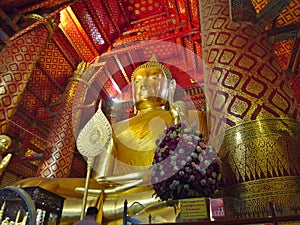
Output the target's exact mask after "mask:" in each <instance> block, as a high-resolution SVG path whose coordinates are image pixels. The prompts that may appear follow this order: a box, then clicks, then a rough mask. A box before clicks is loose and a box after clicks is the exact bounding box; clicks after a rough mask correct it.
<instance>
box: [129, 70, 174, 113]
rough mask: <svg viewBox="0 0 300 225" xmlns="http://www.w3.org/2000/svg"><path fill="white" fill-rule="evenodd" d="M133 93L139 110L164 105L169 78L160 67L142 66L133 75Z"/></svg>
mask: <svg viewBox="0 0 300 225" xmlns="http://www.w3.org/2000/svg"><path fill="white" fill-rule="evenodd" d="M132 85H133V95H134V103H135V106H136V109H137V110H143V109H150V108H154V107H157V106H162V105H164V104H165V103H166V101H167V95H168V79H167V78H166V76H165V74H164V73H163V71H162V70H161V69H160V68H157V67H149V68H141V69H139V70H138V71H136V72H135V74H134V77H133V84H132Z"/></svg>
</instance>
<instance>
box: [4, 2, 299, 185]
mask: <svg viewBox="0 0 300 225" xmlns="http://www.w3.org/2000/svg"><path fill="white" fill-rule="evenodd" d="M243 2H246V1H236V0H232V1H231V4H232V8H231V9H232V11H231V14H232V18H233V20H239V19H243V13H242V11H243V10H242V9H243V4H244V3H243ZM251 2H252V4H253V6H254V8H255V11H256V13H257V15H256V19H257V24H258V25H259V26H262V27H264V28H265V29H266V30H267V34H268V36H269V39H270V40H271V42H272V43H273V46H274V50H275V53H276V55H277V57H278V60H279V62H280V64H281V66H282V68H283V69H284V70H285V71H286V73H287V74H288V75H289V78H290V82H291V84H292V86H293V88H294V90H295V93H296V95H297V97H298V102H299V104H300V75H299V71H300V70H299V69H300V67H299V62H300V56H299V22H300V20H299V18H300V1H299V0H289V1H288V0H285V1H278V0H252V1H251ZM0 7H1V9H0V24H1V26H0V38H1V40H0V49H1V51H2V50H3V49H5V47H6V45H8V44H9V43H11V42H15V41H16V40H18V38H21V37H23V36H24V35H26V34H27V33H29V32H30V31H31V30H32V29H34V28H36V27H38V26H40V25H42V24H45V21H48V22H47V23H48V24H51V27H52V28H49V30H51V34H50V35H49V37H48V39H47V41H46V43H45V45H44V47H43V49H42V50H41V52H40V54H39V57H38V59H37V62H36V64H35V67H34V68H33V70H32V73H31V74H30V78H29V80H28V82H27V84H26V89H25V90H24V92H23V93H22V95H21V97H20V102H19V104H18V107H17V109H16V112H15V113H14V114H13V117H12V118H10V119H9V125H8V126H7V130H6V131H5V133H6V134H7V135H8V136H10V137H11V138H12V139H13V145H12V147H11V148H10V152H13V154H14V156H13V159H12V161H11V163H10V164H9V166H8V168H7V170H6V173H5V174H4V175H3V176H2V179H3V180H5V179H8V180H9V179H11V180H13V179H15V180H18V179H21V178H27V177H33V176H35V175H36V171H37V167H38V164H39V163H40V161H41V160H42V158H43V157H44V152H45V150H46V149H47V143H48V142H49V135H50V134H51V130H52V129H53V128H52V126H53V124H54V123H55V120H56V119H57V110H59V108H60V106H61V104H62V99H63V98H64V95H63V94H64V93H65V92H66V87H67V85H68V83H69V82H70V78H71V77H72V76H73V73H74V71H75V70H76V68H77V66H78V65H81V66H82V67H81V68H85V66H87V65H90V64H92V65H94V70H93V71H92V72H94V74H93V73H84V74H83V75H82V76H83V78H82V79H85V81H87V82H88V84H89V85H90V87H92V88H89V89H88V90H87V95H89V96H92V98H91V99H89V98H87V99H85V103H84V105H83V106H82V109H83V110H84V112H85V121H86V120H87V119H88V118H89V117H90V116H91V115H92V114H93V113H94V112H95V108H96V105H97V104H95V102H97V101H98V100H99V99H100V98H101V99H103V100H104V102H105V104H104V110H105V113H106V114H107V115H109V114H110V113H111V112H110V111H109V109H110V107H109V106H111V105H112V104H113V103H114V102H115V101H116V100H118V101H119V102H120V106H119V108H118V109H119V111H118V112H121V113H118V118H117V119H118V120H119V119H123V118H126V117H128V116H130V113H131V110H132V107H131V106H132V105H131V103H130V97H131V93H130V86H129V84H130V75H131V73H132V71H133V70H134V68H136V66H138V65H139V64H141V63H142V62H144V61H147V60H148V59H149V58H150V57H151V55H152V54H153V53H155V55H156V57H157V58H158V60H159V61H161V62H163V63H165V64H166V65H168V67H169V69H170V70H171V72H172V74H173V77H174V78H175V79H176V82H177V84H178V86H180V87H181V90H182V92H180V91H179V92H178V93H177V95H176V98H178V99H184V98H185V96H186V95H188V96H189V99H191V101H192V102H193V104H192V105H193V106H195V107H196V108H197V109H201V107H203V106H204V104H205V100H204V95H203V93H202V92H201V88H200V84H201V83H202V82H203V73H202V63H201V52H202V47H201V33H200V18H201V17H200V15H199V3H198V0H102V1H101V0H83V1H80V0H77V1H67V0H55V1H53V0H44V1H36V0H22V1H21V0H2V1H0ZM33 15H40V16H42V17H43V18H40V19H36V18H37V17H36V16H33ZM50 21H51V22H50ZM2 62H3V61H2ZM81 62H83V63H81ZM80 63H81V64H80ZM85 63H87V64H85ZM3 66H4V65H1V67H3ZM95 69H97V71H96V72H95ZM0 71H2V70H0ZM82 71H83V70H82ZM82 71H81V72H82ZM81 72H80V71H79V74H80V73H81ZM95 74H97V75H95ZM3 75H4V74H2V72H1V74H0V76H3ZM0 94H1V93H0ZM0 98H1V99H0V104H1V108H2V110H3V108H4V110H7V111H6V112H8V109H6V108H5V104H4V99H3V98H2V97H1V95H0ZM85 169H86V164H85V161H84V160H83V158H82V156H81V155H80V154H79V153H78V152H77V151H76V150H75V157H74V158H73V162H72V170H71V173H70V175H69V176H70V177H84V176H85ZM5 177H8V178H5ZM9 177H10V178H9Z"/></svg>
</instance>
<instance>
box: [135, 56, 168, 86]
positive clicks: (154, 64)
mask: <svg viewBox="0 0 300 225" xmlns="http://www.w3.org/2000/svg"><path fill="white" fill-rule="evenodd" d="M150 67H158V68H160V69H161V70H162V71H163V73H164V74H165V75H166V77H167V79H170V80H172V74H171V72H170V70H169V69H168V68H167V67H166V66H164V65H163V64H161V63H159V62H158V61H157V59H156V57H155V54H153V55H152V57H151V59H150V60H149V61H148V62H146V63H144V64H142V65H140V66H138V67H137V68H135V70H134V71H133V73H132V76H131V83H132V81H133V78H134V77H135V73H136V71H138V70H139V69H141V68H150Z"/></svg>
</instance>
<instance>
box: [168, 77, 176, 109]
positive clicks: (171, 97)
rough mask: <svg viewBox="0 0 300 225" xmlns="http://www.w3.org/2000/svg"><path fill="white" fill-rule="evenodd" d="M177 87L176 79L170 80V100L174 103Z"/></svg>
mask: <svg viewBox="0 0 300 225" xmlns="http://www.w3.org/2000/svg"><path fill="white" fill-rule="evenodd" d="M175 89H176V81H175V80H174V79H172V80H170V82H169V87H168V102H169V103H170V104H172V103H173V102H174V94H175Z"/></svg>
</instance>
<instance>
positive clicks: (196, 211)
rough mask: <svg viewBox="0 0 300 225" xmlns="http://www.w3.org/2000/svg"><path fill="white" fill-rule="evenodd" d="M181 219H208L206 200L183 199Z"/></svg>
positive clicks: (181, 201) (181, 202)
mask: <svg viewBox="0 0 300 225" xmlns="http://www.w3.org/2000/svg"><path fill="white" fill-rule="evenodd" d="M180 204H181V219H183V220H190V219H192V220H193V219H207V218H208V213H207V203H206V198H188V199H181V200H180Z"/></svg>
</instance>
